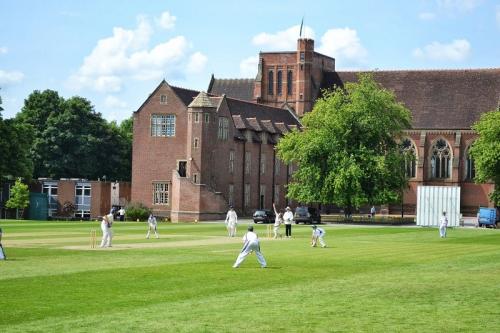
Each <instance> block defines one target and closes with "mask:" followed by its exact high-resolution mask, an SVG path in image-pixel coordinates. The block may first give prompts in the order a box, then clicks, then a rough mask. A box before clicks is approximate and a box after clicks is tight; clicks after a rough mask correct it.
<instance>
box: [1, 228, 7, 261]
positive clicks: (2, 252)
mask: <svg viewBox="0 0 500 333" xmlns="http://www.w3.org/2000/svg"><path fill="white" fill-rule="evenodd" d="M5 259H7V256H6V255H5V251H4V250H3V246H2V228H0V260H5Z"/></svg>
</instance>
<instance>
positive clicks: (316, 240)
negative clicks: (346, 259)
mask: <svg viewBox="0 0 500 333" xmlns="http://www.w3.org/2000/svg"><path fill="white" fill-rule="evenodd" d="M318 241H319V243H320V244H321V247H325V246H326V243H325V241H324V240H323V236H318V237H314V239H313V243H312V246H316V245H317V244H318Z"/></svg>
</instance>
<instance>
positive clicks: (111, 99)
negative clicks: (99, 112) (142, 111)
mask: <svg viewBox="0 0 500 333" xmlns="http://www.w3.org/2000/svg"><path fill="white" fill-rule="evenodd" d="M104 106H106V107H108V108H111V109H125V108H127V107H128V105H127V103H126V102H124V101H123V100H121V99H119V98H118V97H116V96H112V95H108V96H106V99H105V100H104Z"/></svg>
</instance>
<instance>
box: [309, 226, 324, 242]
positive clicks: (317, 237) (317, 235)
mask: <svg viewBox="0 0 500 333" xmlns="http://www.w3.org/2000/svg"><path fill="white" fill-rule="evenodd" d="M312 228H313V231H312V238H311V246H312V247H316V245H317V244H318V241H319V243H320V244H321V247H326V243H325V241H324V240H323V237H324V236H325V234H326V232H325V230H323V229H322V228H318V227H317V226H315V225H313V226H312Z"/></svg>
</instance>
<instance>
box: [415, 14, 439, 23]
mask: <svg viewBox="0 0 500 333" xmlns="http://www.w3.org/2000/svg"><path fill="white" fill-rule="evenodd" d="M418 18H419V19H421V20H422V21H431V20H434V19H435V18H436V13H431V12H425V13H420V14H418Z"/></svg>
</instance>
